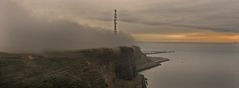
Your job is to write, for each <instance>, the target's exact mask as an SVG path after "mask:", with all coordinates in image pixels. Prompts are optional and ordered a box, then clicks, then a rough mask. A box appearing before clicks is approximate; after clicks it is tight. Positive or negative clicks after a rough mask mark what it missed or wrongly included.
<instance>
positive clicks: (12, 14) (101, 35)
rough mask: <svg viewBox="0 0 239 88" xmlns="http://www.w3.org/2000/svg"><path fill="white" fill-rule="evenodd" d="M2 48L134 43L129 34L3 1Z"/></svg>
mask: <svg viewBox="0 0 239 88" xmlns="http://www.w3.org/2000/svg"><path fill="white" fill-rule="evenodd" d="M0 11H1V12H0V51H4V52H42V51H49V50H54V51H55V50H75V49H86V48H99V47H114V46H123V45H133V38H132V37H130V36H129V35H128V34H124V33H119V34H118V35H117V36H115V35H114V34H113V32H112V31H108V30H103V29H102V28H96V27H90V26H85V25H81V24H79V23H77V22H74V21H72V20H68V19H56V18H49V17H48V18H45V17H39V16H34V15H33V14H31V11H28V10H26V9H25V8H24V7H22V6H21V5H20V4H19V3H17V2H13V1H10V0H1V1H0Z"/></svg>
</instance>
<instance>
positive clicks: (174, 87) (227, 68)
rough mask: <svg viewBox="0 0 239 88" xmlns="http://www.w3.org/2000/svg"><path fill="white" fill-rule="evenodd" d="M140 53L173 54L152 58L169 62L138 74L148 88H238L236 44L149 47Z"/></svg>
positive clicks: (143, 45)
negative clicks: (145, 81)
mask: <svg viewBox="0 0 239 88" xmlns="http://www.w3.org/2000/svg"><path fill="white" fill-rule="evenodd" d="M138 46H140V47H141V48H142V50H143V51H175V52H174V53H162V54H157V55H153V56H160V57H165V58H169V59H170V61H168V62H165V63H162V66H158V67H155V68H152V69H149V70H146V71H144V72H142V74H144V75H145V77H146V78H147V83H148V88H239V44H238V43H149V42H140V43H138Z"/></svg>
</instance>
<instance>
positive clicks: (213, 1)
mask: <svg viewBox="0 0 239 88" xmlns="http://www.w3.org/2000/svg"><path fill="white" fill-rule="evenodd" d="M15 1H17V2H18V3H20V4H21V5H22V6H24V7H26V8H27V9H28V10H29V11H31V13H32V15H35V16H44V17H54V18H59V19H68V20H72V21H76V22H78V23H79V24H81V25H87V26H92V27H100V28H102V29H106V30H112V29H113V24H112V23H113V22H112V20H113V10H114V9H115V8H116V9H118V15H119V25H118V26H119V30H120V31H122V32H126V33H129V34H131V35H132V36H134V37H135V38H136V40H139V41H156V42H233V41H239V29H238V28H239V25H238V24H239V20H238V19H239V0H198V1H197V0H15Z"/></svg>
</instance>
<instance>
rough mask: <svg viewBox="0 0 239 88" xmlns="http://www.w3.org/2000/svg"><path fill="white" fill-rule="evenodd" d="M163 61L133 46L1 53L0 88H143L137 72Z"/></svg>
mask: <svg viewBox="0 0 239 88" xmlns="http://www.w3.org/2000/svg"><path fill="white" fill-rule="evenodd" d="M164 61H168V59H166V58H160V57H147V56H146V55H145V54H143V53H142V52H141V50H140V48H139V47H136V46H133V47H117V48H100V49H85V50H78V51H77V50H76V51H61V52H48V53H44V54H9V53H0V88H146V84H145V78H144V76H143V75H141V74H139V73H138V72H140V71H143V70H147V69H149V68H152V67H155V66H158V65H160V63H161V62H164Z"/></svg>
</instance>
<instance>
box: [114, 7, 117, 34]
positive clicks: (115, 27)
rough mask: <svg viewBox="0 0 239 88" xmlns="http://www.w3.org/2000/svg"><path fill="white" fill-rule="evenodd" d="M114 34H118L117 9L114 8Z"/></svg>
mask: <svg viewBox="0 0 239 88" xmlns="http://www.w3.org/2000/svg"><path fill="white" fill-rule="evenodd" d="M114 34H115V35H117V10H116V9H115V10H114Z"/></svg>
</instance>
